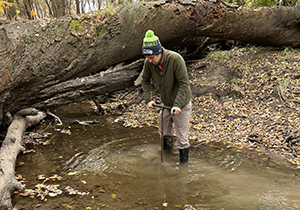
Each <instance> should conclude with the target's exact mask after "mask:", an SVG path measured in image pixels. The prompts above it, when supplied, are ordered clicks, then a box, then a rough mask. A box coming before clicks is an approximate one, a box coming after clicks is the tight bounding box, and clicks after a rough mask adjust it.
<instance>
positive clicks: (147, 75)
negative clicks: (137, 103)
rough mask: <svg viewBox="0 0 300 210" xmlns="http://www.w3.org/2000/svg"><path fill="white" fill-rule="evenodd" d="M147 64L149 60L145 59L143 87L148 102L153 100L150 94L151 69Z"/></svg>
mask: <svg viewBox="0 0 300 210" xmlns="http://www.w3.org/2000/svg"><path fill="white" fill-rule="evenodd" d="M147 64H148V61H147V60H145V62H144V67H143V71H142V87H143V95H144V99H145V102H146V104H147V103H149V102H150V101H151V94H150V91H151V90H150V82H151V70H150V68H149V66H148V65H147Z"/></svg>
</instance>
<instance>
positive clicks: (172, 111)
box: [149, 102, 181, 114]
mask: <svg viewBox="0 0 300 210" xmlns="http://www.w3.org/2000/svg"><path fill="white" fill-rule="evenodd" d="M149 103H150V102H149ZM180 112H181V109H180V108H179V107H176V106H174V107H172V109H171V114H179V113H180Z"/></svg>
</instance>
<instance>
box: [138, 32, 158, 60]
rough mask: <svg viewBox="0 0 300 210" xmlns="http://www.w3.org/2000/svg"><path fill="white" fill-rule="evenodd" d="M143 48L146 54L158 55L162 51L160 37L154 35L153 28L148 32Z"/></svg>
mask: <svg viewBox="0 0 300 210" xmlns="http://www.w3.org/2000/svg"><path fill="white" fill-rule="evenodd" d="M142 50H143V55H144V56H151V55H158V54H160V53H162V46H161V43H160V41H159V38H158V37H157V36H155V35H154V32H153V31H152V30H148V31H147V32H146V34H145V38H144V40H143V47H142Z"/></svg>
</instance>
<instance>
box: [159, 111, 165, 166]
mask: <svg viewBox="0 0 300 210" xmlns="http://www.w3.org/2000/svg"><path fill="white" fill-rule="evenodd" d="M160 147H161V148H160V159H161V162H162V163H163V162H164V155H163V152H164V109H163V108H162V109H161V142H160Z"/></svg>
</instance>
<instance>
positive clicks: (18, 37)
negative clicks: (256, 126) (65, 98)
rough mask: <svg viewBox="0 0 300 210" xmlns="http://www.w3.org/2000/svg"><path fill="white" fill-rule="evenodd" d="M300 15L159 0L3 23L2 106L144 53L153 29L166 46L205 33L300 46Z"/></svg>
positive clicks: (292, 10) (293, 10)
mask: <svg viewBox="0 0 300 210" xmlns="http://www.w3.org/2000/svg"><path fill="white" fill-rule="evenodd" d="M299 17H300V8H299V7H278V6H276V7H269V8H268V7H264V8H256V9H252V8H250V9H249V8H248V9H247V8H242V7H240V8H237V7H235V6H231V5H228V4H226V3H223V2H222V1H214V2H213V1H197V2H195V1H193V2H192V1H182V2H180V1H166V2H165V1H159V2H147V3H145V2H144V3H134V4H130V5H127V6H123V7H122V8H121V9H119V11H117V12H116V13H115V14H114V15H113V16H111V17H109V18H105V17H99V15H98V12H95V13H90V14H86V15H85V16H84V17H82V18H79V17H73V16H72V17H71V16H68V17H64V18H60V19H53V20H44V19H43V20H34V21H30V22H27V23H23V22H14V23H11V24H7V25H2V26H0V56H1V59H0V95H1V98H0V107H2V110H0V112H4V113H7V112H9V111H10V112H12V113H15V112H16V111H18V110H20V109H23V108H26V107H28V105H29V104H36V103H39V102H42V100H44V98H43V97H42V98H40V99H39V100H38V99H37V98H34V97H33V96H35V95H39V94H40V93H41V92H42V91H43V90H46V89H48V88H50V87H51V86H53V85H57V84H59V83H62V82H65V81H68V80H70V79H74V78H76V77H82V76H87V75H89V74H90V73H95V72H99V71H100V70H102V69H105V68H108V67H109V66H111V65H115V64H116V63H120V62H122V61H133V60H135V59H137V58H140V57H141V45H142V39H143V37H144V34H145V32H146V30H147V29H152V30H154V31H155V33H156V34H157V35H158V36H159V37H160V40H161V42H162V43H163V46H165V47H166V48H172V47H173V46H175V45H176V46H178V45H179V44H180V43H184V41H183V40H185V39H186V38H191V37H198V36H207V37H214V38H221V39H230V40H240V41H243V42H248V43H249V42H250V43H258V44H264V45H271V46H293V47H299V45H300V36H299V35H300V31H299V22H300V19H299ZM74 24H80V27H81V30H76V27H72V26H73V25H74ZM181 41H183V42H181ZM31 99H32V100H31ZM83 99H84V98H83ZM1 116H4V115H3V114H0V117H1ZM1 120H2V119H0V121H1Z"/></svg>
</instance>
